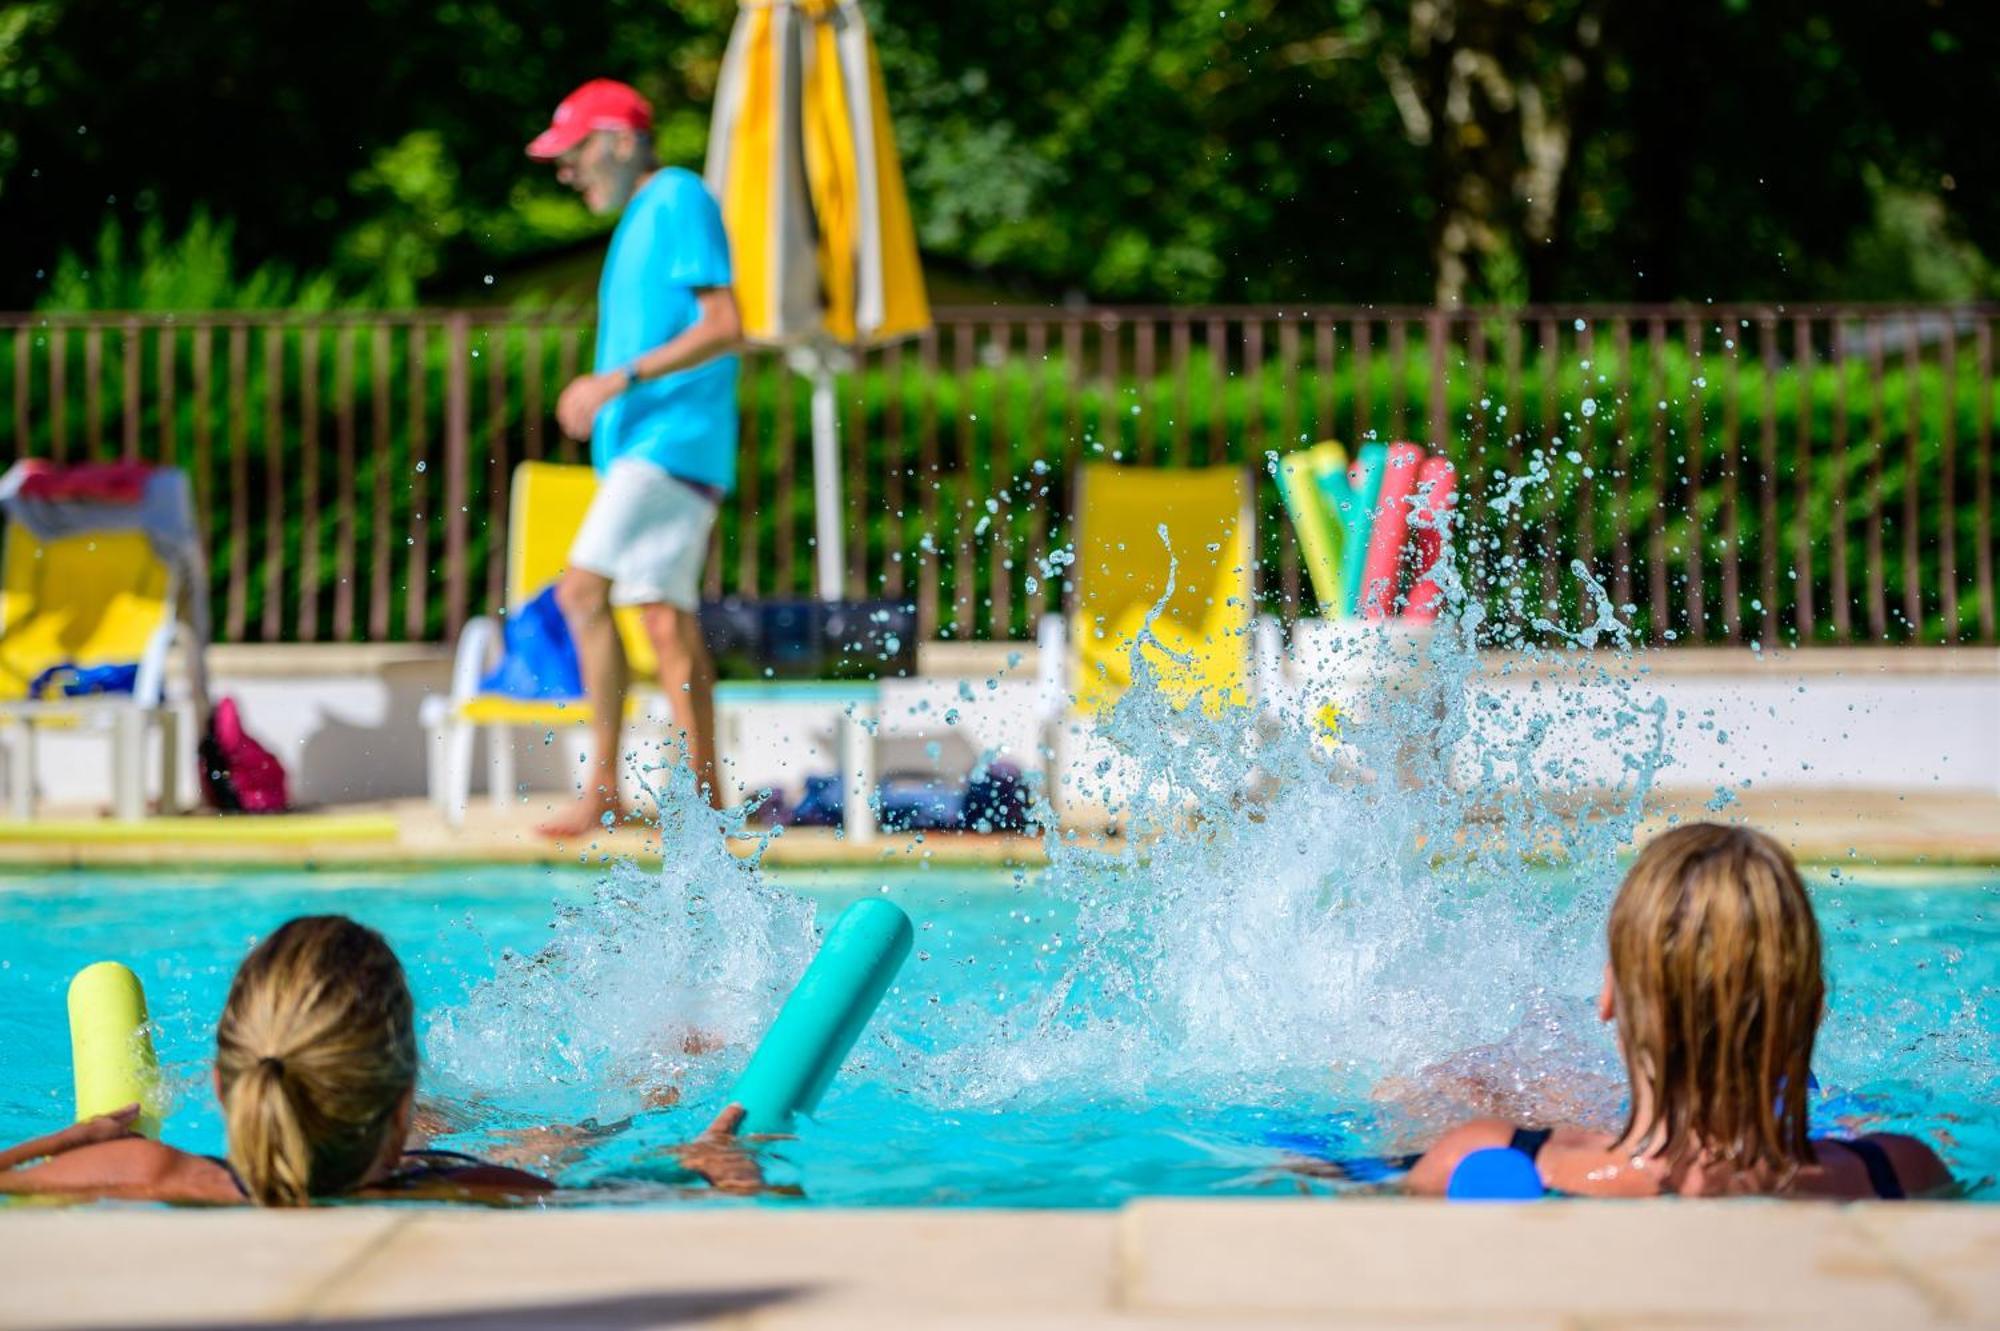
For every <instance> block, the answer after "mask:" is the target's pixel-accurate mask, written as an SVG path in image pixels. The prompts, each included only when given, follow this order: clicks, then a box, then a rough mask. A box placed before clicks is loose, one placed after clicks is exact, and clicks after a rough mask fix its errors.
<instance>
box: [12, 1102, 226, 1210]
mask: <svg viewBox="0 0 2000 1331" xmlns="http://www.w3.org/2000/svg"><path fill="white" fill-rule="evenodd" d="M138 1116H139V1107H138V1106H137V1105H131V1106H128V1107H127V1108H125V1109H121V1110H119V1111H117V1112H116V1113H112V1114H104V1115H102V1116H100V1117H98V1118H93V1119H90V1120H87V1121H86V1122H83V1123H78V1124H75V1125H73V1126H71V1127H68V1128H64V1129H63V1130H62V1131H60V1132H53V1133H50V1134H49V1135H48V1136H46V1137H38V1138H36V1139H35V1140H33V1141H30V1142H23V1143H22V1144H21V1145H19V1146H16V1147H14V1148H12V1149H11V1150H7V1151H0V1193H15V1194H21V1193H31V1194H42V1195H63V1196H86V1197H121V1198H128V1199H133V1200H142V1201H170V1202H216V1203H230V1202H240V1201H242V1200H243V1195H242V1193H240V1192H238V1191H237V1188H236V1183H235V1180H234V1179H232V1178H230V1176H229V1171H227V1170H225V1169H223V1168H222V1167H221V1166H220V1165H218V1164H216V1163H215V1162H214V1161H213V1160H209V1159H206V1158H205V1157H202V1156H198V1155H190V1154H189V1153H188V1152H186V1151H181V1150H176V1149H175V1148H174V1147H171V1146H166V1145H163V1144H161V1143H159V1142H156V1141H150V1140H148V1139H147V1138H145V1137H140V1136H136V1135H134V1133H133V1132H132V1123H133V1121H134V1120H135V1119H136V1118H138ZM37 1160H39V1161H40V1162H41V1163H39V1164H33V1163H30V1162H32V1161H37Z"/></svg>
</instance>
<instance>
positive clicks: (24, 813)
mask: <svg viewBox="0 0 2000 1331" xmlns="http://www.w3.org/2000/svg"><path fill="white" fill-rule="evenodd" d="M8 729H9V730H11V731H12V732H13V735H14V742H13V743H12V744H11V745H9V746H8V747H10V748H11V749H13V751H14V758H13V762H12V763H11V764H10V765H9V766H10V768H11V771H10V772H9V773H8V775H9V777H10V778H11V780H10V781H9V784H8V789H7V805H8V812H9V813H10V814H12V815H13V816H14V818H15V819H16V820H17V821H19V822H24V823H25V822H27V821H28V820H29V819H30V818H32V817H34V816H35V727H34V726H33V725H32V724H31V723H30V722H29V721H28V719H27V718H26V717H19V718H16V720H15V721H14V724H13V725H11V726H10V727H8Z"/></svg>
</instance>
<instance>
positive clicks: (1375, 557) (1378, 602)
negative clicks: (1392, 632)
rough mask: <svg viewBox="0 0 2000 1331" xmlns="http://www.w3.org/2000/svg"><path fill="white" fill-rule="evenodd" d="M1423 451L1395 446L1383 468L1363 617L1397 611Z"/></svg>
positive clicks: (1365, 571) (1364, 574) (1364, 579)
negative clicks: (1411, 504)
mask: <svg viewBox="0 0 2000 1331" xmlns="http://www.w3.org/2000/svg"><path fill="white" fill-rule="evenodd" d="M1423 463H1424V450H1423V449H1421V448H1418V447H1417V446H1416V445H1415V444H1392V445H1390V447H1389V461H1388V464H1387V465H1386V466H1384V467H1383V468H1382V493H1381V497H1380V498H1378V499H1377V500H1376V502H1375V525H1374V526H1373V527H1372V528H1371V529H1370V531H1369V537H1368V559H1367V561H1366V562H1365V563H1363V564H1362V566H1361V606H1360V610H1361V617H1362V618H1363V619H1370V620H1380V619H1387V618H1388V617H1389V616H1390V615H1391V614H1392V613H1394V611H1395V609H1396V590H1397V588H1398V586H1399V585H1400V584H1401V581H1402V571H1403V544H1404V542H1405V541H1407V540H1408V539H1409V535H1410V496H1411V495H1413V494H1415V493H1416V492H1417V469H1418V468H1419V467H1421V466H1423Z"/></svg>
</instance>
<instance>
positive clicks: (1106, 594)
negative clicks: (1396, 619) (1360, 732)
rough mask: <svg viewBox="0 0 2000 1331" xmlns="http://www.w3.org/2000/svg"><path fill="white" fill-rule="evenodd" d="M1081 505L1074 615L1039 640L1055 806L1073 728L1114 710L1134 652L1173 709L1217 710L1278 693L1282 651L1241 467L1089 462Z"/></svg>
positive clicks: (1052, 624)
mask: <svg viewBox="0 0 2000 1331" xmlns="http://www.w3.org/2000/svg"><path fill="white" fill-rule="evenodd" d="M1075 512H1076V523H1075V545H1074V554H1075V562H1074V563H1072V564H1070V565H1069V567H1068V578H1069V580H1070V583H1071V588H1072V591H1071V595H1070V611H1069V617H1068V619H1067V620H1065V619H1063V618H1061V617H1059V616H1054V615H1051V616H1049V617H1047V618H1045V619H1043V620H1042V623H1041V626H1040V631H1039V633H1038V635H1037V636H1038V641H1039V646H1040V652H1039V657H1040V662H1039V669H1040V676H1041V689H1042V698H1043V704H1042V710H1043V716H1044V721H1045V728H1044V734H1045V737H1046V738H1045V750H1044V753H1045V757H1046V758H1047V759H1048V760H1049V762H1050V768H1049V773H1048V777H1049V786H1048V793H1049V799H1050V802H1051V804H1052V805H1054V804H1055V803H1056V796H1057V794H1058V792H1059V789H1060V785H1059V782H1060V777H1061V774H1062V773H1063V772H1064V771H1065V770H1066V766H1065V764H1064V762H1063V760H1062V751H1063V747H1064V746H1063V744H1062V743H1061V739H1062V736H1063V734H1064V733H1065V732H1066V731H1069V730H1071V729H1074V728H1076V723H1077V722H1086V721H1090V720H1094V719H1096V718H1098V717H1100V716H1102V715H1103V714H1104V713H1106V712H1108V711H1109V710H1110V709H1111V707H1112V705H1113V704H1115V703H1116V702H1117V701H1118V699H1119V698H1120V697H1121V696H1123V694H1124V693H1125V691H1126V690H1127V689H1128V688H1129V687H1131V684H1132V679H1133V670H1134V658H1135V656H1136V657H1137V658H1139V659H1141V660H1143V661H1145V662H1146V663H1147V664H1148V666H1149V667H1150V668H1151V670H1152V671H1153V672H1154V673H1155V675H1156V677H1157V679H1158V681H1159V688H1160V690H1161V691H1162V693H1163V694H1164V695H1165V696H1166V697H1167V698H1168V699H1169V700H1170V701H1171V702H1173V703H1174V704H1175V705H1177V706H1199V707H1200V708H1202V710H1203V711H1205V712H1207V713H1208V714H1209V715H1216V714H1219V713H1220V712H1222V711H1223V710H1224V709H1226V708H1230V707H1242V706H1248V705H1250V704H1252V703H1253V702H1254V701H1256V700H1258V699H1260V698H1268V697H1270V696H1271V695H1272V694H1273V692H1274V691H1275V686H1276V680H1277V670H1278V661H1279V653H1280V650H1281V648H1280V642H1279V635H1278V628H1277V625H1276V623H1275V622H1274V621H1272V620H1269V619H1264V620H1259V619H1258V618H1257V616H1256V571H1255V558H1256V557H1255V550H1256V542H1255V539H1254V537H1255V530H1256V527H1255V522H1256V519H1255V516H1254V509H1253V507H1252V500H1251V483H1250V475H1249V473H1248V472H1247V471H1246V470H1245V469H1244V468H1242V467H1204V468H1190V469H1166V468H1149V467H1122V466H1114V465H1111V464H1108V463H1090V464H1086V465H1085V466H1084V467H1083V468H1082V469H1081V471H1080V472H1079V474H1078V476H1077V481H1076V508H1075ZM1170 582H1171V587H1172V594H1171V595H1169V594H1168V589H1169V584H1170Z"/></svg>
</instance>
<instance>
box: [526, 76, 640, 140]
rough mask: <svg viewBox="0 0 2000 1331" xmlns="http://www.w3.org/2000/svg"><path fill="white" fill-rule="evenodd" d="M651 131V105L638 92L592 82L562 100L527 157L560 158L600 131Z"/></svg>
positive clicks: (617, 84)
mask: <svg viewBox="0 0 2000 1331" xmlns="http://www.w3.org/2000/svg"><path fill="white" fill-rule="evenodd" d="M652 128H653V104H652V103H651V102H649V101H647V100H646V99H645V98H644V97H642V96H640V94H639V90H638V89H637V88H635V87H633V86H632V85H631V84H629V83H620V82H618V80H616V79H592V80H591V81H590V82H588V83H586V84H584V85H583V86H582V87H581V88H578V89H577V90H576V91H575V92H573V93H571V94H570V95H569V96H567V97H565V98H563V99H562V103H561V104H560V105H558V106H557V107H556V113H555V115H554V116H553V117H551V118H550V120H549V127H548V128H547V129H545V130H543V131H542V132H541V133H540V134H537V135H536V136H535V141H534V142H533V143H530V144H529V145H528V156H530V157H541V158H552V157H560V156H562V155H563V154H564V153H566V152H568V151H569V150H570V149H571V148H574V147H576V145H577V144H579V143H582V142H583V141H584V140H585V139H586V138H588V137H590V135H591V134H593V133H594V132H596V131H597V130H600V129H629V130H632V131H633V132H635V133H640V134H643V133H646V132H647V131H648V130H650V129H652Z"/></svg>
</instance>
